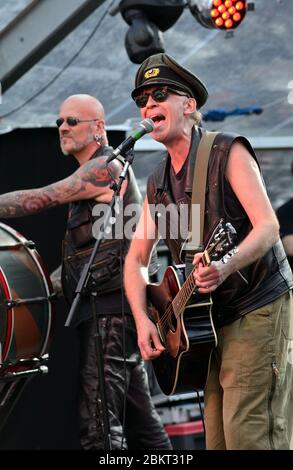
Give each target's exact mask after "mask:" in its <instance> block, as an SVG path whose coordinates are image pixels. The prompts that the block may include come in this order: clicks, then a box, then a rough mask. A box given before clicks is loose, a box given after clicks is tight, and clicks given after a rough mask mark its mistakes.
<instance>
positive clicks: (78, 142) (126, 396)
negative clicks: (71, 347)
mask: <svg viewBox="0 0 293 470" xmlns="http://www.w3.org/2000/svg"><path fill="white" fill-rule="evenodd" d="M56 123H57V126H58V128H59V137H60V145H61V149H62V152H63V153H64V155H69V154H70V155H73V156H74V157H75V159H76V160H77V162H78V163H79V168H78V170H77V171H76V172H75V173H73V174H72V175H71V176H69V177H67V178H65V179H63V180H61V181H57V182H56V183H53V184H50V185H48V186H46V187H43V188H37V189H28V190H23V191H14V192H11V193H7V194H4V195H2V196H0V218H8V217H20V216H26V215H30V214H36V213H38V212H41V211H43V210H46V209H49V208H51V207H54V206H57V205H60V204H65V203H69V214H68V221H67V230H66V234H65V239H64V242H63V260H62V288H63V293H64V295H65V297H66V299H67V300H68V301H69V303H71V302H72V300H73V298H74V293H75V289H76V286H77V283H78V280H79V278H80V275H81V272H82V269H83V266H84V265H85V263H87V262H88V261H89V258H90V255H91V253H92V250H93V247H94V244H95V241H96V240H95V237H94V235H95V231H94V230H93V227H94V224H95V221H96V218H95V217H94V215H93V209H94V214H95V215H96V214H97V213H98V212H99V208H100V207H101V208H102V209H103V208H104V207H105V205H107V204H109V203H110V201H111V199H112V195H113V191H112V189H110V184H111V183H112V181H113V180H115V181H117V179H118V177H119V175H120V173H121V170H122V163H121V161H120V160H119V159H115V160H113V161H112V162H111V163H109V164H108V165H107V164H106V160H107V157H108V156H109V155H111V154H112V149H111V147H109V146H108V140H107V134H106V130H105V115H104V109H103V106H102V104H101V103H100V102H99V101H98V100H97V99H96V98H94V97H92V96H89V95H73V96H70V97H69V98H67V99H66V100H65V101H64V102H63V103H62V105H61V107H60V112H59V118H58V119H57V121H56ZM121 196H122V197H123V207H126V206H127V205H129V204H135V205H136V207H137V206H138V205H140V204H141V195H140V192H139V189H138V186H137V183H136V180H135V178H134V175H133V172H132V170H131V169H130V170H129V171H128V175H127V178H126V180H125V181H124V182H123V184H122V189H121ZM123 217H124V215H123ZM126 222H127V218H126V217H124V219H123V227H124V225H125V223H126ZM113 233H114V232H113ZM115 233H116V232H115ZM123 235H124V234H123ZM129 243H130V240H129V239H128V237H126V236H125V235H124V236H123V237H116V238H115V236H113V237H110V236H109V237H107V238H105V239H104V240H103V242H102V243H101V246H100V249H99V251H98V253H97V256H96V259H95V262H94V271H93V273H92V276H91V281H90V283H89V286H88V291H89V293H88V294H87V295H84V296H83V297H82V302H81V305H80V306H79V309H78V311H77V312H75V317H74V318H73V321H72V323H71V325H73V326H75V327H76V328H77V330H78V333H79V335H78V336H79V339H80V351H81V358H80V390H79V416H80V444H81V447H82V448H83V449H103V448H104V435H103V421H102V409H101V408H102V403H101V396H100V389H99V383H100V381H99V374H98V366H97V364H98V360H97V353H96V347H95V329H94V320H93V312H92V305H91V302H90V297H91V295H90V292H91V291H92V292H95V293H97V295H95V296H94V298H95V310H96V311H97V314H98V324H99V330H100V332H101V335H102V343H103V351H104V355H103V356H104V357H103V359H104V377H105V386H106V391H105V392H106V399H107V409H108V417H109V425H110V441H111V447H112V448H113V449H127V448H136V449H170V448H171V445H170V441H169V438H168V436H167V434H166V433H165V431H164V429H163V426H162V424H161V421H160V418H159V416H158V414H157V412H156V410H155V408H154V406H153V403H152V400H151V396H150V392H149V387H148V381H147V375H146V372H145V369H144V367H143V362H142V359H141V356H140V353H139V349H138V346H137V336H136V330H135V324H134V321H133V317H132V314H131V311H130V307H129V305H128V303H127V301H126V298H125V296H124V292H123V288H122V287H121V281H122V276H121V266H123V263H124V258H125V256H126V253H127V250H128V247H129ZM53 280H54V284H56V285H57V284H58V276H57V277H56V276H55V278H54V279H53ZM124 413H125V415H124ZM124 418H125V426H124Z"/></svg>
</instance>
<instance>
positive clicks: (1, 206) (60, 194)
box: [0, 157, 127, 218]
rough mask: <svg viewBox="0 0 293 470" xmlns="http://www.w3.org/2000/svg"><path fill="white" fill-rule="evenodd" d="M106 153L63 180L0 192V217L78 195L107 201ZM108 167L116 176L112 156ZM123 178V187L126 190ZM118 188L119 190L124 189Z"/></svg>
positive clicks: (118, 168)
mask: <svg viewBox="0 0 293 470" xmlns="http://www.w3.org/2000/svg"><path fill="white" fill-rule="evenodd" d="M105 161H106V157H99V158H98V159H94V160H90V161H89V162H87V163H85V164H83V165H82V166H81V167H80V168H79V169H78V170H77V171H76V172H75V173H73V174H72V175H71V176H69V177H68V178H65V179H64V180H61V181H57V182H56V183H53V184H50V185H48V186H45V187H43V188H37V189H26V190H21V191H13V192H11V193H7V194H3V195H1V196H0V218H1V217H4V218H8V217H22V216H25V215H31V214H37V213H38V212H41V211H43V210H45V209H49V208H51V207H54V206H58V205H61V204H66V203H67V202H72V201H78V200H80V199H95V200H96V201H97V202H104V203H107V202H110V200H111V197H112V194H113V191H112V190H111V189H110V187H109V185H110V183H111V182H112V178H111V175H110V173H109V172H108V170H107V167H106V165H105ZM108 168H109V170H110V172H111V174H112V175H113V177H114V178H115V179H117V178H118V176H119V174H120V171H121V164H120V163H119V162H118V161H117V160H113V161H112V162H111V163H110V164H109V165H108ZM126 184H127V183H126V182H124V183H123V185H122V189H123V191H125V189H126V188H125V186H126ZM123 191H122V192H121V194H122V193H123Z"/></svg>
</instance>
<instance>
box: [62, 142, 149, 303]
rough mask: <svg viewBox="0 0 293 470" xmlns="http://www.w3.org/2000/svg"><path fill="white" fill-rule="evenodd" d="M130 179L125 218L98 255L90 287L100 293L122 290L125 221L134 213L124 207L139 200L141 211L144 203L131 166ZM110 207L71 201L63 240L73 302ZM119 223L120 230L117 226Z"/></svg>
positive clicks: (67, 290) (65, 277)
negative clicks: (84, 268) (105, 210)
mask: <svg viewBox="0 0 293 470" xmlns="http://www.w3.org/2000/svg"><path fill="white" fill-rule="evenodd" d="M111 151H112V149H111V147H108V146H103V147H102V148H100V149H99V150H98V151H97V152H96V153H95V154H94V155H93V157H92V158H98V157H99V156H101V155H110V154H111ZM127 181H128V184H127V189H126V192H125V194H124V196H123V200H122V199H121V204H122V205H121V206H120V210H122V211H123V212H122V214H123V215H122V217H123V219H122V221H121V218H120V219H119V217H121V212H120V214H119V215H117V217H116V223H114V224H112V225H111V227H112V231H111V235H109V234H108V235H107V236H106V238H105V239H103V240H102V242H101V244H100V247H99V249H98V253H97V254H96V257H95V259H94V264H93V270H92V274H91V280H90V282H89V284H88V287H89V290H94V291H95V292H97V293H98V294H99V295H100V294H106V293H111V292H113V291H118V290H119V289H120V288H121V284H122V282H121V281H122V278H123V275H121V255H122V262H123V261H124V258H125V256H126V253H127V251H128V248H129V244H130V241H131V240H130V238H128V237H125V236H123V234H124V228H125V224H127V222H128V221H129V220H130V217H126V216H125V215H124V210H123V209H125V207H127V206H128V205H129V204H135V206H133V207H135V208H136V210H137V211H138V212H139V210H140V207H141V204H142V198H141V194H140V191H139V188H138V186H137V182H136V180H135V177H134V174H133V171H132V169H131V168H129V170H128V177H127ZM107 207H108V205H107V204H99V203H97V202H96V201H95V200H81V201H76V202H72V203H70V205H69V215H68V220H67V230H66V234H65V239H64V241H63V269H62V285H63V291H64V294H65V297H66V298H67V300H68V301H69V302H70V303H71V302H72V300H73V296H74V292H75V289H76V286H77V283H78V281H79V279H80V276H81V273H82V269H83V267H84V265H85V264H86V263H87V262H88V261H89V259H90V256H91V254H92V250H93V247H94V245H95V242H96V238H97V237H98V236H99V228H101V225H102V222H103V215H104V209H106V208H107ZM100 209H101V210H100ZM99 210H100V211H99ZM93 211H94V212H93ZM94 214H95V215H98V214H99V216H100V217H95V215H94ZM138 216H139V213H138V214H136V218H138ZM117 220H120V222H117ZM135 220H137V219H135ZM98 221H99V223H98ZM112 222H113V220H112ZM95 224H97V227H95ZM118 225H119V227H120V230H117V226H118Z"/></svg>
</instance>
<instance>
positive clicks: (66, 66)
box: [0, 0, 115, 119]
mask: <svg viewBox="0 0 293 470" xmlns="http://www.w3.org/2000/svg"><path fill="white" fill-rule="evenodd" d="M114 2H115V0H112V1H111V3H110V5H109V7H108V8H107V9H106V10H105V11H104V13H103V14H102V16H101V18H100V19H99V21H98V23H97V25H96V26H95V27H94V29H93V31H92V32H91V33H90V35H89V36H88V37H87V39H86V40H85V42H84V43H83V44H82V46H81V47H80V49H79V50H78V51H77V52H76V53H75V54H74V55H73V56H72V57H71V59H69V61H68V62H67V63H66V64H65V65H64V67H63V68H62V69H61V70H60V71H59V72H58V73H57V74H56V75H55V77H53V78H52V79H51V80H50V81H49V82H48V83H46V85H44V86H43V87H42V88H40V90H39V91H37V92H36V93H35V94H34V95H32V96H31V97H30V98H28V99H27V100H26V101H25V102H24V103H22V104H21V105H19V106H17V107H16V108H14V109H13V110H11V111H9V112H8V113H6V114H2V115H0V119H3V118H6V117H8V116H10V115H11V114H14V113H15V112H16V111H19V110H20V109H22V108H23V107H24V106H26V105H27V104H28V103H30V102H31V101H32V100H34V99H35V98H36V97H37V96H39V95H40V94H41V93H43V92H44V91H45V90H46V89H47V88H49V87H50V86H51V85H52V83H54V82H55V81H56V80H57V78H59V77H60V75H62V73H63V72H64V70H66V69H67V68H68V67H69V66H70V65H71V64H72V62H73V61H74V60H75V59H76V58H77V57H78V56H79V54H80V53H81V52H82V51H83V49H84V48H85V47H86V46H87V44H88V43H89V41H90V40H91V39H92V37H93V36H94V35H95V33H96V32H97V30H98V28H99V27H100V25H101V23H102V21H103V20H104V18H105V16H106V14H107V13H108V11H109V10H110V8H111V7H112V5H113V3H114Z"/></svg>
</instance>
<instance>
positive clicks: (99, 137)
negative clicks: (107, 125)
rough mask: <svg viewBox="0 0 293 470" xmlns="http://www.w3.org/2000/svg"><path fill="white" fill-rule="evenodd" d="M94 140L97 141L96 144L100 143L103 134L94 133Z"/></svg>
mask: <svg viewBox="0 0 293 470" xmlns="http://www.w3.org/2000/svg"><path fill="white" fill-rule="evenodd" d="M95 141H96V142H97V144H99V145H101V143H102V141H103V136H101V135H99V134H95Z"/></svg>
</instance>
